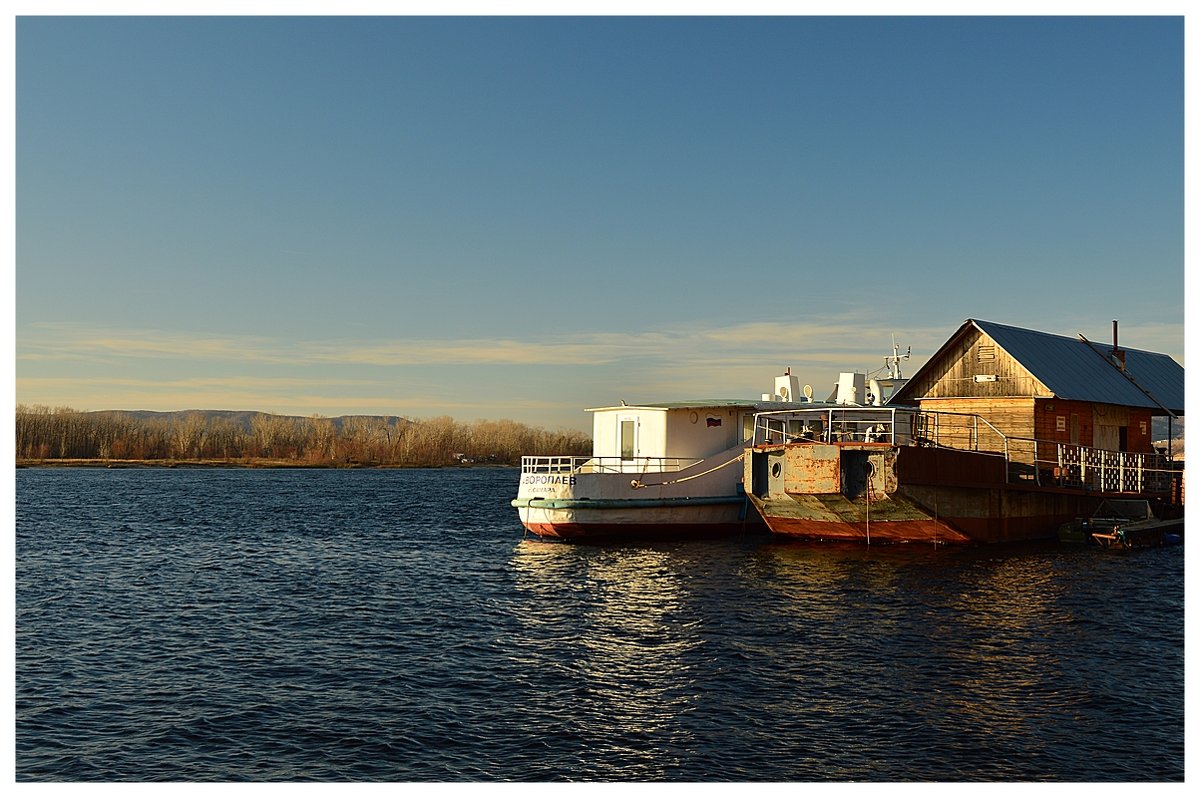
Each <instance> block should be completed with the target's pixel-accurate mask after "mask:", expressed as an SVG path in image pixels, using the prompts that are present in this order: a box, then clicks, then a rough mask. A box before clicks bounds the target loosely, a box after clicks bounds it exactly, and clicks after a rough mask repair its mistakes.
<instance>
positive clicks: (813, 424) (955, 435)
mask: <svg viewBox="0 0 1200 798" xmlns="http://www.w3.org/2000/svg"><path fill="white" fill-rule="evenodd" d="M1007 440H1008V439H1007V437H1006V436H1005V435H1004V433H1002V432H1001V431H1000V430H998V429H996V427H995V426H993V425H992V424H991V423H990V422H989V421H988V420H987V419H985V418H981V417H980V416H978V415H975V414H973V413H953V412H948V411H940V410H937V411H921V410H916V409H914V408H910V407H860V406H857V405H844V406H839V407H822V408H806V409H802V410H774V411H769V412H764V413H758V414H756V415H755V419H754V436H753V439H752V443H753V445H758V444H762V443H792V442H803V441H807V442H810V443H883V444H891V445H896V446H914V445H915V446H942V447H946V448H950V449H967V450H969V451H982V452H996V453H999V454H1004V455H1006V454H1007Z"/></svg>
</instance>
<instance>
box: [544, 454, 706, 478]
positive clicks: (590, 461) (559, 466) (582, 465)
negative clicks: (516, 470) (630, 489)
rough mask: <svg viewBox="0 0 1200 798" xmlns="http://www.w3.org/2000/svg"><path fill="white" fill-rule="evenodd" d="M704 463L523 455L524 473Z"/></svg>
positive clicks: (636, 470) (663, 469)
mask: <svg viewBox="0 0 1200 798" xmlns="http://www.w3.org/2000/svg"><path fill="white" fill-rule="evenodd" d="M699 462H700V458H698V457H691V458H689V457H638V458H635V459H632V460H627V459H623V458H621V457H575V456H566V455H563V456H553V455H551V456H536V455H526V456H525V457H522V458H521V473H522V474H660V473H661V474H665V473H674V472H676V471H682V470H683V469H685V468H688V467H690V466H693V465H695V464H696V463H699Z"/></svg>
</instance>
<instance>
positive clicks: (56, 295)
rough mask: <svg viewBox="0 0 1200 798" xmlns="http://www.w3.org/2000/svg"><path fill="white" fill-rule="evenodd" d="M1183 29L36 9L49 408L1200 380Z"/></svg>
mask: <svg viewBox="0 0 1200 798" xmlns="http://www.w3.org/2000/svg"><path fill="white" fill-rule="evenodd" d="M31 11H36V9H31ZM1183 34H1184V25H1183V21H1182V18H1180V17H1143V18H1128V17H1093V18H1078V17H1074V18H1073V17H1067V18H1058V17H966V18H946V17H892V18H870V17H848V18H828V17H768V18H738V17H732V18H691V17H668V18H644V17H642V18H636V17H635V18H612V17H608V18H588V17H583V18H537V17H516V18H479V17H457V18H429V17H384V18H366V17H316V18H287V17H199V18H196V17H187V18H184V17H174V18H173V17H165V18H138V17H107V18H104V17H101V18H72V17H23V18H18V19H17V21H16V37H15V39H16V59H15V61H16V82H15V85H16V101H15V108H16V113H15V133H16V159H15V177H16V210H15V232H16V258H15V264H16V266H15V284H16V291H15V299H14V304H15V307H16V323H15V358H16V360H15V372H16V385H15V388H16V390H15V394H16V401H17V402H18V403H24V404H45V405H51V406H60V405H69V406H72V407H75V408H78V409H87V410H102V409H138V408H143V409H155V410H174V409H188V408H214V409H216V408H219V409H242V410H264V411H268V412H278V413H295V414H302V415H311V414H314V413H317V414H321V415H341V414H347V413H386V414H398V415H404V416H408V417H416V418H421V417H431V416H436V415H441V414H448V415H451V416H453V417H455V418H456V419H459V420H463V421H470V420H475V419H480V418H489V419H499V418H513V419H517V420H519V421H524V422H527V423H531V424H535V425H539V426H547V427H551V428H554V427H574V428H580V429H589V428H590V427H589V425H590V420H589V419H588V417H587V415H586V414H585V413H583V412H582V408H584V407H591V406H597V405H604V404H610V403H615V402H616V401H618V400H620V399H625V400H627V401H630V402H631V403H632V402H637V401H651V400H672V399H694V398H735V397H756V396H758V395H759V394H760V393H762V392H763V391H765V390H768V389H769V388H770V385H771V382H772V377H773V376H774V375H775V374H777V373H782V370H783V369H784V368H787V367H790V368H791V369H792V370H793V372H796V373H798V374H799V375H800V376H801V379H802V380H803V381H805V382H810V383H812V384H813V385H814V386H815V387H816V389H817V393H818V394H824V393H827V392H828V389H829V387H830V386H832V384H833V382H834V381H835V379H836V376H837V372H838V371H840V370H849V369H863V370H873V369H877V368H879V367H881V366H882V365H883V357H884V356H885V355H886V354H888V352H889V350H890V346H891V337H892V335H893V334H894V335H895V336H896V337H897V339H898V340H899V341H900V343H901V344H902V346H905V347H907V346H909V345H911V346H912V350H913V359H912V361H910V362H909V363H907V364H906V369H907V371H908V372H909V373H911V372H913V371H915V370H916V367H917V366H919V365H920V364H921V363H922V362H924V358H925V357H927V356H929V355H931V354H932V353H933V352H934V351H935V350H936V349H937V348H938V346H940V345H941V343H942V342H943V341H944V340H945V339H946V338H948V337H949V336H950V335H951V334H952V333H953V332H954V331H955V330H956V329H957V327H958V326H959V324H960V323H961V322H962V321H963V320H964V319H966V318H980V319H986V320H990V321H996V322H1001V323H1006V324H1014V325H1018V326H1025V327H1030V328H1033V329H1038V330H1044V331H1048V332H1056V333H1062V334H1066V335H1075V334H1077V333H1083V334H1084V335H1086V336H1088V337H1089V338H1091V339H1093V340H1101V341H1103V340H1107V339H1108V337H1109V336H1110V334H1111V321H1112V319H1120V320H1121V342H1122V344H1123V345H1125V346H1129V347H1134V348H1141V349H1150V350H1153V351H1159V352H1166V353H1168V354H1170V355H1172V356H1173V357H1175V358H1176V359H1177V360H1179V361H1180V362H1181V363H1182V362H1183V354H1184V352H1183V350H1184V138H1183V133H1184V65H1183V58H1184V35H1183Z"/></svg>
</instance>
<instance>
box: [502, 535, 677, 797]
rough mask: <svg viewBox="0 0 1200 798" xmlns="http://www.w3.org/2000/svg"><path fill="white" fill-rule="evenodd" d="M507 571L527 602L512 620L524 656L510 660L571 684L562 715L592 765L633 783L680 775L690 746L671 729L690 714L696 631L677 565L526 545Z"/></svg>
mask: <svg viewBox="0 0 1200 798" xmlns="http://www.w3.org/2000/svg"><path fill="white" fill-rule="evenodd" d="M512 566H513V569H514V571H515V573H516V576H517V582H516V584H517V588H518V589H519V590H520V591H521V592H522V593H524V594H525V595H526V597H527V599H528V601H527V603H524V604H523V605H522V607H521V611H520V613H519V615H518V619H519V621H520V623H521V624H522V626H523V627H524V628H525V630H526V637H525V638H524V639H522V640H519V641H517V643H518V646H517V648H518V649H520V650H522V651H524V652H527V653H525V654H524V655H521V656H518V657H516V658H515V659H516V660H517V661H518V662H519V664H520V665H521V667H522V668H524V669H527V670H529V671H532V672H535V673H536V672H543V671H547V670H549V671H559V672H561V673H562V674H563V675H565V676H566V677H568V679H569V683H570V684H571V688H570V689H569V690H567V691H566V693H565V694H564V695H561V696H558V697H557V699H558V700H561V701H562V702H563V705H562V706H561V708H560V709H561V712H562V714H563V715H564V716H565V717H568V718H569V721H567V722H569V723H570V724H571V725H572V726H573V727H574V728H572V729H571V730H570V732H571V733H572V734H574V735H578V736H579V737H580V738H581V740H582V741H583V742H584V743H585V745H586V746H587V747H588V748H590V749H592V750H593V752H594V753H595V754H596V758H595V762H596V763H597V764H598V765H602V764H603V763H605V762H612V763H613V765H614V770H613V772H612V773H611V774H609V775H610V776H611V777H613V778H617V777H619V776H620V774H621V773H626V774H628V771H629V768H630V766H631V765H632V766H633V767H635V768H636V770H637V772H638V774H639V775H638V778H647V779H651V778H665V777H667V775H668V772H670V771H671V770H673V769H676V768H678V767H679V765H680V762H679V761H678V755H677V754H673V753H672V752H673V751H674V752H677V751H679V750H686V746H687V743H688V740H687V735H686V733H683V732H681V731H679V730H678V728H677V723H676V721H677V719H678V718H680V717H681V716H683V715H685V714H686V713H688V712H689V711H691V710H692V709H694V704H695V695H694V694H693V693H692V692H691V691H690V690H688V689H687V686H688V685H689V684H691V683H692V682H693V681H694V679H693V677H692V675H691V670H692V668H691V666H690V665H689V664H688V662H687V661H686V659H685V657H686V655H687V654H688V653H689V652H691V651H693V650H694V649H696V648H697V647H698V646H699V645H700V641H699V639H698V638H697V636H696V628H697V627H698V626H699V623H700V622H699V621H698V620H695V619H693V620H686V619H684V614H683V608H684V606H685V604H686V603H687V597H686V590H687V588H686V584H685V582H684V579H683V577H682V575H681V574H680V573H679V572H678V571H677V568H676V566H677V563H676V562H675V561H674V558H673V557H672V556H671V554H670V553H669V552H667V551H663V550H659V549H654V548H609V549H593V548H585V547H576V546H568V545H563V544H560V543H539V542H534V541H522V542H521V543H520V544H519V545H518V547H517V549H516V550H515V552H514V554H513V559H512ZM583 597H586V601H584V602H583V611H582V613H580V612H579V608H580V604H579V602H580V600H581V599H582V598H583ZM568 598H570V600H568ZM564 606H570V607H572V608H573V610H574V611H573V612H570V613H564V612H562V611H561V608H562V607H564Z"/></svg>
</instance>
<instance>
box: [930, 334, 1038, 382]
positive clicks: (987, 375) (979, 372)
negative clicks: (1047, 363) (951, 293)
mask: <svg viewBox="0 0 1200 798" xmlns="http://www.w3.org/2000/svg"><path fill="white" fill-rule="evenodd" d="M930 366H931V368H930V367H927V371H928V375H927V376H925V377H922V378H921V379H920V382H919V383H917V384H916V385H914V386H912V389H915V395H916V396H920V397H922V398H929V399H934V398H937V399H947V398H1000V397H1016V396H1026V397H1032V396H1049V395H1050V391H1049V389H1048V388H1046V386H1045V385H1043V384H1042V383H1041V381H1039V380H1038V379H1036V378H1035V377H1034V376H1033V375H1032V374H1030V373H1029V371H1028V370H1027V369H1026V368H1025V367H1024V366H1022V365H1021V364H1020V363H1018V362H1017V361H1016V360H1014V359H1013V358H1012V357H1011V356H1009V354H1008V353H1007V352H1005V351H1004V350H1003V349H1001V348H1000V347H999V346H997V345H996V342H995V341H993V340H992V339H991V338H989V337H988V336H985V335H983V334H982V333H981V332H979V331H978V330H975V329H971V330H969V331H968V332H967V334H965V335H964V336H963V338H962V340H961V341H959V342H958V343H957V344H956V345H955V346H953V347H951V348H949V349H947V350H946V351H945V352H943V353H942V357H941V358H940V359H939V361H938V362H936V363H932V364H930Z"/></svg>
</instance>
